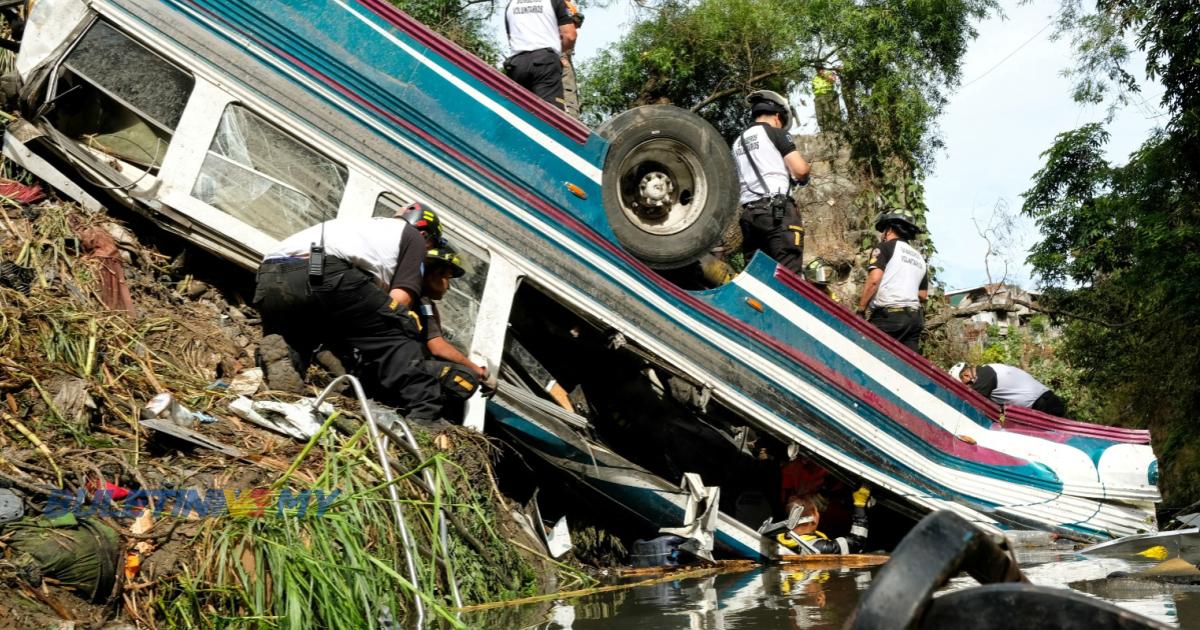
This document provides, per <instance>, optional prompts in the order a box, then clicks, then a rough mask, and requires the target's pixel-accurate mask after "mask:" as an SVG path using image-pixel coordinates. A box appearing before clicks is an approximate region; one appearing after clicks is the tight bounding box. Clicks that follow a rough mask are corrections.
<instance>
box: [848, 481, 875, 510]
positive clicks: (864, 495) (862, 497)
mask: <svg viewBox="0 0 1200 630" xmlns="http://www.w3.org/2000/svg"><path fill="white" fill-rule="evenodd" d="M850 496H852V497H854V507H860V508H865V507H867V502H868V501H870V500H871V489H870V488H868V487H867V484H863V485H862V486H860V487H859V488H858V490H855V491H854V494H852V495H850Z"/></svg>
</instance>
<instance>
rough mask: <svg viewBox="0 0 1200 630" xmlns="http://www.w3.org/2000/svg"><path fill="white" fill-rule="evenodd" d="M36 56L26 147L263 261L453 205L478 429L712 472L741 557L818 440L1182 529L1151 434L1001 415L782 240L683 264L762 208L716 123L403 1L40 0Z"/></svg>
mask: <svg viewBox="0 0 1200 630" xmlns="http://www.w3.org/2000/svg"><path fill="white" fill-rule="evenodd" d="M16 72H17V75H18V77H17V79H18V81H17V86H18V94H17V97H18V98H19V101H20V107H21V111H22V112H23V114H24V117H23V118H22V119H19V120H18V121H16V122H14V123H12V124H11V125H10V126H9V127H8V129H7V132H6V134H5V138H4V152H5V155H6V156H8V157H9V158H10V159H13V160H15V161H16V162H18V163H20V164H22V165H23V166H25V167H26V168H27V169H28V170H30V171H32V172H34V173H35V174H37V175H38V176H40V177H42V178H43V179H44V180H46V181H48V182H49V183H51V184H52V185H54V186H56V187H57V188H59V189H60V190H61V191H62V192H64V193H65V194H68V195H70V196H72V197H74V198H75V199H77V200H78V201H79V202H80V203H82V204H84V205H87V206H92V207H99V206H100V205H102V203H103V201H106V200H108V199H110V198H111V199H116V200H118V201H120V202H121V203H123V204H125V205H128V206H130V207H132V208H134V209H136V210H138V211H139V212H142V213H145V214H147V215H149V216H151V217H153V218H154V220H155V221H157V222H158V223H159V224H161V225H162V226H164V227H165V228H167V229H169V230H172V231H174V232H177V233H179V234H182V235H183V236H185V237H186V238H188V239H190V240H192V241H193V242H195V243H197V244H199V245H200V246H202V247H204V248H206V249H208V250H211V251H213V252H215V253H217V254H218V255H221V256H223V257H226V258H228V259H230V260H233V261H236V262H237V263H240V264H241V265H243V266H246V267H249V268H253V267H254V266H256V265H257V263H258V261H259V259H260V257H261V254H262V253H263V252H265V251H268V250H270V249H272V247H273V245H274V244H275V243H276V242H277V241H278V240H279V239H281V238H283V237H286V236H288V235H289V234H291V233H293V232H295V231H298V230H300V229H301V228H304V227H306V226H309V225H312V224H315V223H317V222H319V221H322V220H325V219H328V218H331V217H335V216H338V217H349V216H370V215H376V216H384V215H386V216H390V215H391V214H392V212H393V210H394V209H395V208H397V207H400V206H402V205H404V204H406V203H408V202H411V201H420V202H421V203H424V204H426V205H428V206H430V207H432V208H434V209H436V210H437V211H438V212H439V213H440V215H441V216H442V217H443V222H444V224H445V226H446V230H447V231H448V233H449V237H450V239H451V240H452V241H453V242H454V243H455V245H456V246H457V247H458V248H459V249H460V250H461V251H462V252H464V254H465V256H464V257H465V261H466V266H467V267H468V274H467V276H466V277H465V278H463V279H462V281H459V282H458V284H457V285H456V287H455V290H454V292H453V293H452V294H451V295H449V296H447V298H446V302H445V305H444V306H443V308H442V311H443V317H444V318H445V319H446V320H447V321H446V329H447V336H448V337H451V338H452V340H454V341H455V342H456V343H457V344H458V345H459V346H462V347H464V348H465V349H467V350H468V351H469V353H470V354H472V355H474V356H475V357H477V358H479V359H480V360H482V361H486V362H487V363H488V364H489V365H490V366H491V367H492V368H493V372H498V373H499V374H500V375H501V377H502V378H501V383H500V385H499V386H498V388H497V391H496V393H495V395H494V396H492V397H491V398H488V399H482V398H476V399H472V400H471V401H470V403H469V404H468V409H467V418H466V422H467V424H469V425H470V426H473V427H475V428H483V427H484V426H485V425H486V426H487V429H488V430H489V431H491V430H493V429H495V430H497V431H503V432H504V433H505V434H507V436H508V437H509V439H511V440H513V441H515V442H517V443H520V444H522V445H523V446H524V447H526V448H528V449H530V450H531V451H532V452H534V453H536V454H538V455H539V456H540V457H542V458H544V459H545V460H546V461H548V462H550V463H552V464H553V465H554V466H556V467H558V468H559V469H561V470H563V471H566V472H568V473H570V474H571V475H574V476H575V477H577V478H578V479H580V480H582V481H583V482H584V483H585V484H587V485H588V486H590V487H591V488H593V489H595V490H596V491H597V492H599V493H601V494H603V495H605V496H607V497H609V498H610V499H612V500H614V501H616V502H617V503H618V504H620V505H621V506H624V507H625V508H627V509H629V510H630V511H631V512H632V513H633V514H635V515H637V516H638V517H641V518H643V519H645V520H647V521H649V522H650V523H652V524H653V525H654V526H656V527H661V526H671V525H678V524H680V522H681V520H682V518H683V515H684V511H685V508H686V507H687V506H688V496H689V493H688V492H687V491H685V490H681V489H680V487H679V484H678V480H679V479H680V478H681V475H682V473H684V472H690V473H698V474H699V475H700V476H701V478H703V480H704V482H705V483H706V484H708V485H710V486H720V487H721V488H722V492H721V493H720V499H719V506H718V507H719V508H720V513H719V516H718V518H717V521H716V529H715V538H716V543H717V546H718V547H719V548H721V549H723V550H724V551H725V552H726V553H729V554H733V555H737V556H743V557H750V558H755V559H757V558H761V557H767V558H770V557H774V556H776V555H778V554H780V553H782V552H783V550H782V549H781V548H780V546H779V545H778V544H777V543H775V542H774V540H773V539H767V538H764V537H763V536H760V535H759V534H758V533H757V532H756V531H755V528H756V527H757V526H758V525H759V523H761V522H762V520H763V516H764V515H765V516H767V517H771V516H772V515H773V516H775V517H778V516H779V507H780V506H779V502H778V499H777V497H775V496H771V494H772V493H771V492H765V491H763V489H764V488H772V487H773V485H774V484H776V483H777V477H778V465H776V466H774V469H773V470H772V466H764V465H763V462H764V461H766V462H776V463H781V462H785V461H787V459H788V457H789V456H788V455H787V453H788V452H789V451H791V455H792V456H799V457H804V458H807V459H809V460H811V461H813V462H816V463H818V464H819V465H821V466H822V467H824V468H827V469H828V470H830V471H832V472H833V474H834V475H837V476H840V477H843V478H845V479H847V480H853V482H854V483H857V482H858V480H860V479H861V480H865V481H866V482H867V483H869V484H871V485H872V486H873V487H874V488H876V495H877V496H878V497H879V498H880V499H882V500H883V501H884V502H885V503H886V504H887V505H889V506H891V507H892V508H893V509H894V510H896V511H898V512H900V513H903V514H907V515H911V516H914V517H916V516H918V515H920V514H922V513H925V512H928V511H931V510H938V509H950V510H953V511H954V512H956V513H958V514H960V515H962V516H963V517H965V518H966V519H968V520H970V521H971V522H973V523H976V524H978V525H980V526H982V527H984V528H987V529H990V530H993V531H996V532H1000V531H1002V530H1005V529H1028V528H1033V529H1040V530H1047V531H1052V532H1057V533H1059V534H1061V535H1064V536H1068V537H1071V538H1075V539H1085V540H1092V539H1107V538H1110V537H1115V536H1122V535H1126V534H1131V533H1136V532H1145V531H1154V530H1155V529H1156V523H1155V503H1156V502H1157V501H1159V499H1160V496H1159V492H1158V489H1157V487H1156V478H1157V463H1156V461H1155V458H1154V455H1153V452H1152V450H1151V448H1150V445H1149V435H1148V433H1147V432H1145V431H1137V430H1127V429H1119V428H1112V427H1102V426H1094V425H1088V424H1083V423H1078V422H1073V421H1069V420H1064V419H1061V418H1055V417H1050V416H1047V415H1044V414H1041V413H1038V412H1034V411H1031V410H1028V409H1020V408H1008V409H1001V408H999V407H998V406H996V405H995V404H993V403H992V402H990V401H988V400H986V399H984V398H983V397H981V396H979V395H977V394H976V393H975V392H973V391H971V390H969V389H968V388H966V387H965V386H963V385H962V384H960V383H959V382H957V381H956V380H954V379H951V378H949V377H948V375H946V374H944V373H942V372H941V371H940V370H938V369H936V368H935V366H933V365H931V364H930V363H928V362H927V361H926V360H925V359H923V358H922V357H920V356H917V355H916V354H914V353H912V352H910V351H909V350H908V349H906V348H904V347H902V346H900V345H898V344H896V343H894V342H893V341H892V340H891V339H889V338H887V337H885V336H883V335H881V334H880V333H879V332H878V331H876V330H875V329H873V328H872V327H870V326H868V325H866V324H865V323H864V322H862V321H861V320H859V319H857V318H855V317H853V316H852V315H851V314H850V313H849V312H848V311H846V310H845V309H843V308H841V307H839V306H838V305H836V304H835V303H833V302H832V301H831V300H829V299H828V298H827V297H826V296H825V295H824V294H823V293H821V292H820V291H818V290H816V289H814V288H813V287H812V286H811V285H809V284H807V283H806V282H804V281H803V280H802V279H801V278H800V277H798V276H796V275H795V274H793V273H792V272H790V271H789V270H787V269H784V268H781V267H779V266H777V265H776V264H775V263H774V262H773V261H772V260H770V259H769V258H767V257H765V256H763V255H762V254H759V255H757V256H756V257H755V258H754V259H753V260H752V261H751V262H750V264H749V265H748V266H747V268H746V269H745V271H743V272H742V273H741V274H740V275H739V276H738V277H737V278H736V279H735V280H734V281H733V282H731V283H729V284H726V285H724V286H722V287H720V288H716V289H709V290H703V291H688V290H685V289H683V288H681V287H679V286H677V285H676V284H674V283H672V282H670V281H668V280H666V279H664V277H663V275H662V274H661V273H659V272H660V271H661V270H667V269H673V268H677V267H679V266H681V265H685V264H688V263H690V262H692V261H694V260H695V259H696V258H697V257H698V256H700V255H702V254H703V253H705V252H706V251H707V250H708V249H709V248H710V247H711V246H712V244H713V242H714V241H715V240H716V239H717V238H719V236H720V234H721V231H722V229H723V227H724V226H725V225H726V223H727V221H728V220H729V218H730V217H731V216H732V213H733V212H735V209H736V180H735V178H734V174H733V167H732V162H731V160H730V157H729V151H728V147H727V145H725V144H724V142H723V141H722V140H721V138H720V137H719V135H718V134H716V132H715V130H713V129H712V128H711V127H710V126H708V125H707V124H706V123H704V122H703V121H702V120H701V119H699V118H698V117H696V116H695V115H693V114H690V113H688V112H685V111H683V110H680V109H676V108H672V107H668V106H651V107H645V108H639V109H636V110H632V111H630V112H626V113H624V114H622V115H620V116H618V117H616V118H614V119H613V120H611V121H609V122H608V123H607V124H606V125H605V126H604V127H602V128H601V129H600V130H599V131H598V132H596V133H593V132H591V131H589V129H587V128H586V127H584V126H582V125H580V124H579V123H577V122H576V121H574V120H571V119H569V118H568V117H566V116H565V115H563V114H561V113H560V112H558V111H557V110H555V109H553V108H552V107H550V106H548V105H547V104H545V103H543V102H541V101H539V100H537V99H536V98H535V97H533V96H532V95H531V94H528V93H527V92H525V91H524V90H522V89H521V88H519V87H518V86H517V85H516V84H514V83H513V82H511V81H510V80H509V79H507V78H506V77H504V76H502V75H501V74H500V73H499V72H497V71H496V70H495V69H493V68H491V67H489V66H487V65H486V64H484V63H482V62H481V61H480V60H478V59H476V58H475V57H473V56H471V55H469V54H467V53H465V52H463V51H462V50H461V49H459V48H457V47H456V46H455V45H453V44H451V43H449V42H448V41H446V40H445V39H443V38H442V37H440V36H438V35H437V34H435V33H433V32H432V31H430V30H429V29H427V28H426V27H424V26H423V25H421V24H419V23H417V22H416V21H414V20H413V19H411V18H410V17H408V16H406V15H404V14H403V13H400V12H398V11H396V10H395V9H394V8H392V7H391V6H390V5H388V4H387V3H385V2H383V1H382V0H312V1H308V2H303V3H288V4H283V3H278V2H273V1H270V0H87V1H85V0H40V1H39V2H36V3H35V4H34V7H33V10H32V13H31V15H30V16H29V19H28V23H27V24H26V27H25V35H24V39H23V43H22V48H21V51H20V54H19V56H18V58H17V64H16ZM518 355H519V356H518ZM555 386H561V387H565V390H573V391H574V395H572V396H571V400H570V402H569V403H565V404H564V403H563V402H562V400H561V396H560V397H558V398H559V400H558V402H555V399H554V397H552V396H551V395H550V394H548V392H549V391H550V390H552V389H553V388H554V387H555ZM710 496H714V497H715V495H710Z"/></svg>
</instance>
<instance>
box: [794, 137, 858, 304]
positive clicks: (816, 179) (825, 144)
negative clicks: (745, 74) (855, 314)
mask: <svg viewBox="0 0 1200 630" xmlns="http://www.w3.org/2000/svg"><path fill="white" fill-rule="evenodd" d="M792 139H793V140H795V142H796V148H797V149H799V151H800V154H801V155H803V156H804V158H805V159H806V160H808V162H809V164H811V165H812V178H811V179H810V181H809V184H808V185H807V186H805V187H803V188H801V189H799V190H798V191H796V203H797V205H798V206H799V207H800V211H801V213H802V215H803V217H804V231H805V238H804V259H805V261H806V262H807V261H811V260H812V259H814V258H817V257H820V258H822V259H824V260H825V261H826V262H827V263H828V264H830V265H831V266H832V267H833V268H834V269H835V270H836V272H837V280H836V281H835V282H833V283H831V284H830V285H829V289H830V294H831V295H832V297H833V298H834V299H836V300H838V301H839V302H841V303H842V304H844V305H846V306H847V307H849V308H851V309H853V308H854V306H855V303H856V302H857V300H858V295H859V291H860V288H861V286H862V283H863V281H864V280H865V279H866V269H865V267H866V256H867V254H868V253H869V251H870V247H871V246H873V245H874V242H875V235H874V231H873V230H871V229H870V225H869V223H870V221H871V219H872V216H869V215H872V213H873V210H871V209H864V205H865V204H863V198H864V194H863V193H864V190H869V189H870V186H869V185H864V182H863V181H862V179H861V176H860V175H859V173H858V172H857V171H856V169H854V167H853V166H852V165H851V162H850V149H849V147H847V146H844V145H843V146H839V144H838V136H836V135H835V134H829V133H818V134H812V135H797V136H793V138H792ZM864 228H865V231H864ZM867 239H870V245H866V242H867Z"/></svg>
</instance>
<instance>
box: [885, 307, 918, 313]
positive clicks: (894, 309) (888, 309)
mask: <svg viewBox="0 0 1200 630" xmlns="http://www.w3.org/2000/svg"><path fill="white" fill-rule="evenodd" d="M879 310H881V311H883V312H885V313H916V312H917V307H915V306H881V307H879Z"/></svg>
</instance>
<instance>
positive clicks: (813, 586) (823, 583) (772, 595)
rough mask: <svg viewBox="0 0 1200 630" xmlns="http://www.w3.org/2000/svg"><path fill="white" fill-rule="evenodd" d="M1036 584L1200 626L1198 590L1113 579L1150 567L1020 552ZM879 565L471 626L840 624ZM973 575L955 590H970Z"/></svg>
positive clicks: (633, 595) (658, 587) (531, 613)
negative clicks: (1112, 575)
mask: <svg viewBox="0 0 1200 630" xmlns="http://www.w3.org/2000/svg"><path fill="white" fill-rule="evenodd" d="M1020 558H1021V561H1022V567H1023V570H1024V571H1025V574H1026V575H1027V576H1028V577H1029V579H1030V581H1032V582H1033V583H1034V584H1040V585H1045V586H1055V587H1062V588H1073V589H1075V590H1077V591H1080V592H1084V593H1088V594H1090V595H1093V596H1095V597H1099V598H1101V599H1105V600H1108V601H1111V602H1113V603H1115V604H1117V605H1119V606H1123V607H1125V608H1128V609H1130V610H1133V611H1136V612H1138V613H1140V614H1143V615H1146V616H1148V617H1151V618H1154V619H1157V620H1159V621H1162V622H1165V623H1168V624H1171V625H1174V626H1178V627H1181V628H1184V629H1192V630H1200V588H1197V587H1192V589H1193V590H1190V591H1186V590H1182V589H1179V588H1178V587H1164V586H1160V585H1157V584H1152V583H1142V582H1133V581H1129V580H1107V579H1105V576H1107V575H1108V574H1110V573H1112V572H1113V571H1131V570H1133V571H1136V570H1139V569H1142V568H1145V567H1146V566H1148V565H1147V564H1138V563H1130V562H1127V561H1124V560H1117V559H1090V558H1087V559H1085V558H1083V557H1082V556H1078V555H1076V554H1072V553H1067V552H1062V551H1050V550H1041V551H1029V552H1022V553H1021V554H1020ZM876 571H878V569H835V570H831V571H816V572H804V571H794V570H781V569H779V568H774V567H770V568H764V569H760V570H755V571H750V572H746V573H734V574H725V575H717V576H713V577H707V578H700V579H691V580H681V581H677V582H667V583H663V584H655V585H652V586H643V587H636V588H631V589H628V590H623V591H616V592H609V593H601V594H598V595H594V596H590V597H582V598H578V599H573V600H570V601H565V602H554V603H552V604H543V605H540V606H538V607H536V608H530V609H526V610H524V611H518V610H508V611H504V612H494V613H490V614H486V615H485V614H479V615H475V616H471V617H469V618H467V619H464V621H467V623H469V624H470V625H471V626H472V627H483V628H536V629H538V630H625V629H627V628H637V629H638V630H725V629H729V630H732V629H734V628H737V629H739V630H759V629H763V630H765V629H768V628H770V629H776V628H840V627H841V625H842V623H843V622H844V621H845V620H846V618H847V617H848V616H849V615H850V612H851V610H853V609H854V606H855V605H856V604H857V602H858V599H859V597H860V596H861V595H862V593H863V592H864V591H866V589H868V588H870V586H871V578H872V576H873V575H874V573H875V572H876ZM974 585H975V582H974V580H972V579H971V578H968V577H963V578H958V579H955V580H954V581H953V582H951V584H950V585H948V586H947V588H948V589H958V588H969V587H970V586H974Z"/></svg>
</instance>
